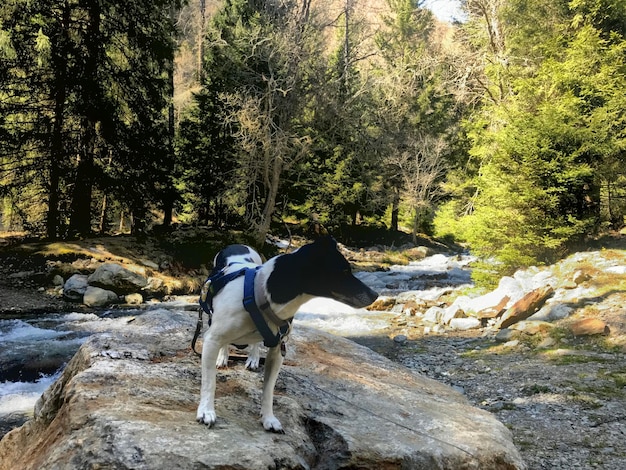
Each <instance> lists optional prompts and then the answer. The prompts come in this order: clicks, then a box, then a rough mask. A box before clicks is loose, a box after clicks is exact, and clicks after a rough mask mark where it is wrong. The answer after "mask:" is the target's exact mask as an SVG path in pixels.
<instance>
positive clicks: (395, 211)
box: [391, 187, 400, 232]
mask: <svg viewBox="0 0 626 470" xmlns="http://www.w3.org/2000/svg"><path fill="white" fill-rule="evenodd" d="M399 216H400V191H399V190H398V188H397V187H395V188H394V189H393V201H392V202H391V230H392V231H394V232H397V231H398V218H399Z"/></svg>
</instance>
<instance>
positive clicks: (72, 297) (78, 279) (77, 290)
mask: <svg viewBox="0 0 626 470" xmlns="http://www.w3.org/2000/svg"><path fill="white" fill-rule="evenodd" d="M87 287H89V283H88V282H87V276H86V275H84V274H74V275H73V276H70V278H69V279H68V280H67V281H65V284H64V285H63V297H65V298H66V299H67V300H69V301H71V302H82V301H83V295H85V291H86V290H87Z"/></svg>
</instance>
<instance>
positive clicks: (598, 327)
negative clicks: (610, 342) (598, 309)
mask: <svg viewBox="0 0 626 470" xmlns="http://www.w3.org/2000/svg"><path fill="white" fill-rule="evenodd" d="M570 330H571V332H572V334H573V335H574V336H591V335H608V334H610V333H611V329H610V328H609V326H608V325H607V324H606V323H604V321H602V320H600V319H599V318H583V319H581V320H577V321H575V322H574V323H572V324H571V325H570Z"/></svg>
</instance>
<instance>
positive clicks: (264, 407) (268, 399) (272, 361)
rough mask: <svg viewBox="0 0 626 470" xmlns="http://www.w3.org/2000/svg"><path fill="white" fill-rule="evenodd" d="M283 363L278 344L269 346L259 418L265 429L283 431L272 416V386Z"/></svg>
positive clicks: (278, 422) (274, 384)
mask: <svg viewBox="0 0 626 470" xmlns="http://www.w3.org/2000/svg"><path fill="white" fill-rule="evenodd" d="M282 364H283V355H282V353H281V351H280V345H278V346H276V347H274V348H269V349H268V350H267V356H266V358H265V374H264V378H263V398H261V420H262V421H263V427H264V428H265V430H266V431H271V432H278V433H284V432H285V431H283V426H282V425H281V424H280V421H278V419H276V417H275V416H274V387H275V386H276V379H277V378H278V372H279V371H280V367H281V366H282Z"/></svg>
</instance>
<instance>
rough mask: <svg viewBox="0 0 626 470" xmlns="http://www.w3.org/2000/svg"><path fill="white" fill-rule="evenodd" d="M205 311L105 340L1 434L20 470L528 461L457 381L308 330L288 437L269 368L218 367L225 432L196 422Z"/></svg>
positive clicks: (290, 378) (285, 389)
mask: <svg viewBox="0 0 626 470" xmlns="http://www.w3.org/2000/svg"><path fill="white" fill-rule="evenodd" d="M194 323H195V319H194V315H192V314H189V313H186V312H170V311H166V310H154V311H149V312H147V313H144V314H142V315H140V316H137V317H136V319H135V321H133V322H132V323H129V325H128V328H127V329H126V330H124V331H123V332H120V333H115V334H101V335H97V336H92V337H91V338H90V339H89V340H88V341H87V342H86V343H85V344H84V345H83V346H82V347H81V348H80V350H79V351H78V353H77V354H76V355H75V356H74V358H73V359H72V360H71V361H70V363H69V364H68V366H67V367H66V369H65V371H64V372H63V374H62V376H61V377H60V378H59V379H58V380H57V381H56V382H55V383H54V384H53V385H52V386H51V387H50V388H49V389H48V390H47V391H46V392H45V393H44V395H43V396H42V398H41V399H40V400H39V401H38V403H37V405H36V407H35V413H34V417H33V419H31V420H30V421H28V422H26V423H25V424H24V425H23V426H22V427H21V428H17V429H15V430H13V431H11V432H9V433H8V434H7V435H6V436H5V437H4V438H3V440H2V441H0V470H9V469H15V468H20V469H22V470H29V469H40V468H59V469H63V468H68V469H69V468H133V469H138V470H140V469H152V470H158V469H170V468H172V466H173V465H175V466H176V467H177V468H206V469H226V468H237V469H239V470H246V469H250V470H252V469H255V470H256V469H260V468H275V469H312V468H315V469H341V468H360V469H380V468H386V469H394V468H397V469H400V468H411V469H429V470H430V469H470V468H481V469H507V470H512V469H523V468H525V465H524V463H523V462H522V460H521V458H520V455H519V453H518V451H517V449H516V448H515V447H514V445H513V443H512V441H511V433H510V431H509V430H508V429H507V428H506V427H505V426H504V425H503V424H501V423H500V422H498V421H497V420H496V419H495V417H494V416H493V415H492V414H490V413H488V412H486V411H484V410H480V409H478V408H474V407H472V406H471V405H470V404H469V403H468V401H467V399H466V398H465V397H464V396H463V395H461V394H460V393H458V392H456V391H454V390H452V389H451V388H449V387H447V386H445V385H442V384H440V383H438V382H435V381H433V380H431V379H427V378H425V377H422V376H420V375H418V374H417V373H415V372H412V371H410V370H409V369H406V368H404V367H402V366H400V365H398V364H395V363H393V362H391V361H389V360H387V359H385V358H383V357H382V356H380V355H378V354H376V353H374V352H373V351H371V350H370V349H368V348H365V347H363V346H359V345H357V344H356V343H353V342H351V341H349V340H346V339H342V338H339V337H335V336H332V335H329V334H326V333H321V332H318V331H316V330H312V329H307V328H302V327H301V326H297V327H296V328H295V329H294V332H293V335H292V337H291V338H290V341H289V342H288V344H287V356H286V358H285V365H284V366H283V369H282V370H281V372H280V375H279V378H278V383H277V387H276V396H275V413H276V415H277V417H278V418H279V419H280V420H281V421H282V424H283V426H284V428H285V430H286V433H285V434H271V433H268V432H266V431H265V430H264V429H263V427H262V425H261V424H260V422H259V401H260V395H261V384H262V375H263V374H262V373H261V372H252V371H248V370H246V369H245V368H244V366H243V364H241V363H238V364H235V365H232V364H231V367H229V368H228V369H223V370H220V371H219V372H218V381H217V400H216V407H217V413H218V421H217V423H216V425H215V427H213V428H208V427H206V426H202V425H200V424H198V423H197V422H196V421H195V413H196V407H197V404H198V397H199V389H200V360H199V358H198V357H197V356H195V355H194V354H193V353H191V351H190V348H189V340H190V337H191V335H192V333H193V328H194Z"/></svg>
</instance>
